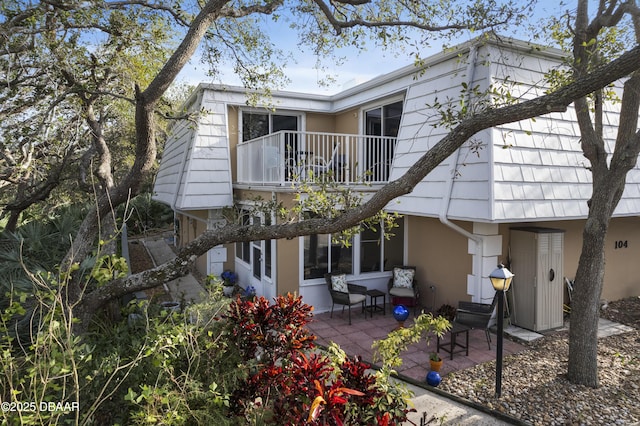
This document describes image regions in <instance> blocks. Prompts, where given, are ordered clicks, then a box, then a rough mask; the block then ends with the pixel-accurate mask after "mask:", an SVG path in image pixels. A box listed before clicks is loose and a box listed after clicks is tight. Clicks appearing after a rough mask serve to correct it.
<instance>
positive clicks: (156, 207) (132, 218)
mask: <svg viewBox="0 0 640 426" xmlns="http://www.w3.org/2000/svg"><path fill="white" fill-rule="evenodd" d="M125 210H126V211H127V213H126V223H127V228H128V231H127V232H128V233H129V234H130V235H143V234H146V233H147V232H149V231H151V230H154V229H163V228H166V227H167V226H170V225H172V224H173V210H171V208H170V207H169V206H167V205H166V204H162V203H159V202H157V201H155V200H152V199H151V193H149V192H145V193H143V194H139V195H137V196H136V197H135V198H133V199H132V200H131V202H130V203H129V204H128V205H127V206H126V207H122V208H121V209H119V212H120V214H121V215H124V214H125V213H124V211H125Z"/></svg>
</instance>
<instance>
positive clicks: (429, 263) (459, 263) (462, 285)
mask: <svg viewBox="0 0 640 426" xmlns="http://www.w3.org/2000/svg"><path fill="white" fill-rule="evenodd" d="M406 220H407V222H406V224H405V226H407V227H408V229H407V230H408V235H409V238H408V242H407V243H408V245H407V256H408V260H407V264H408V265H414V266H416V267H417V272H416V274H417V279H418V283H419V286H420V292H421V297H420V298H421V302H422V306H427V307H428V306H431V305H432V304H433V294H432V292H431V290H430V289H429V286H430V285H435V287H436V295H435V296H436V297H435V309H438V308H439V307H440V306H441V305H443V304H449V305H452V306H457V303H458V301H459V300H470V297H469V296H468V295H467V293H466V289H467V285H466V283H467V275H468V274H470V273H471V267H472V265H471V255H469V254H467V250H468V243H467V238H465V237H464V236H462V235H461V234H459V233H457V232H455V231H454V230H452V229H450V228H448V227H447V226H445V225H443V224H442V223H440V221H439V220H437V219H433V218H425V217H417V216H411V217H406ZM459 225H460V226H463V227H464V228H469V230H470V229H471V225H470V224H468V226H466V225H467V224H459Z"/></svg>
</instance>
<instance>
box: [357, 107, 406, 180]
mask: <svg viewBox="0 0 640 426" xmlns="http://www.w3.org/2000/svg"><path fill="white" fill-rule="evenodd" d="M402 105H403V101H397V102H393V103H389V104H386V105H380V106H378V107H375V108H371V109H367V110H365V111H364V123H363V125H364V133H365V135H370V136H371V137H370V138H366V139H365V140H364V145H363V147H362V162H363V164H364V166H365V170H366V175H365V179H366V180H369V181H381V182H385V181H387V180H388V179H389V170H390V168H391V161H392V160H393V154H394V148H395V143H396V139H395V138H396V137H397V136H398V130H399V129H400V119H401V118H402Z"/></svg>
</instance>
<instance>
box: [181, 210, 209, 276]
mask: <svg viewBox="0 0 640 426" xmlns="http://www.w3.org/2000/svg"><path fill="white" fill-rule="evenodd" d="M207 217H208V213H207V211H206V210H194V211H190V212H189V215H185V214H182V213H177V215H176V218H177V219H178V221H179V229H178V248H182V247H184V246H185V245H187V244H188V243H189V242H191V241H193V240H194V239H195V238H196V237H198V236H199V235H200V234H202V233H203V232H204V231H206V230H207ZM195 266H196V269H197V270H198V272H200V273H201V274H203V275H206V274H207V255H206V253H205V254H203V255H202V256H200V257H198V259H196V263H195Z"/></svg>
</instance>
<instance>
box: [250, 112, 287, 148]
mask: <svg viewBox="0 0 640 426" xmlns="http://www.w3.org/2000/svg"><path fill="white" fill-rule="evenodd" d="M280 130H298V116H297V115H285V114H269V113H263V112H250V111H243V112H242V142H246V141H249V140H251V139H255V138H259V137H260V136H264V135H268V134H270V133H275V132H279V131H280Z"/></svg>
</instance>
